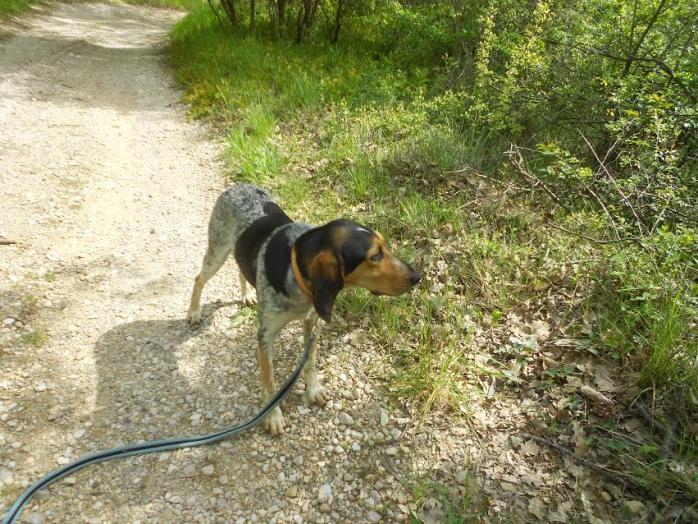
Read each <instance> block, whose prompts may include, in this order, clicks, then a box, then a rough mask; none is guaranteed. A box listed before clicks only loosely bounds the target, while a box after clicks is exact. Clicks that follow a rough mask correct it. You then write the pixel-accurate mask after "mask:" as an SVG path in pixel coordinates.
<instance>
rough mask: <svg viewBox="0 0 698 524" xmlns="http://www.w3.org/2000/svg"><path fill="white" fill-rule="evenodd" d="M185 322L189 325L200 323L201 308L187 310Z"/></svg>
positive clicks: (193, 325)
mask: <svg viewBox="0 0 698 524" xmlns="http://www.w3.org/2000/svg"><path fill="white" fill-rule="evenodd" d="M187 322H189V325H190V326H192V327H195V326H198V325H199V324H201V309H196V310H194V311H192V310H189V312H188V313H187Z"/></svg>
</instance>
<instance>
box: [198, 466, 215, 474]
mask: <svg viewBox="0 0 698 524" xmlns="http://www.w3.org/2000/svg"><path fill="white" fill-rule="evenodd" d="M215 470H216V468H214V467H213V464H209V465H208V466H204V467H203V468H201V473H203V474H204V475H209V476H210V475H213V472H214V471H215Z"/></svg>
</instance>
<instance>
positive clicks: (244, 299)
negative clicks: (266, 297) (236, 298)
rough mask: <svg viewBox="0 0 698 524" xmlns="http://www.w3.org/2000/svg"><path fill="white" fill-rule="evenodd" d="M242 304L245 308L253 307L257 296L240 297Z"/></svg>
mask: <svg viewBox="0 0 698 524" xmlns="http://www.w3.org/2000/svg"><path fill="white" fill-rule="evenodd" d="M242 303H243V304H245V305H246V306H254V305H255V304H256V303H257V295H256V294H255V293H248V294H247V295H245V296H244V297H242Z"/></svg>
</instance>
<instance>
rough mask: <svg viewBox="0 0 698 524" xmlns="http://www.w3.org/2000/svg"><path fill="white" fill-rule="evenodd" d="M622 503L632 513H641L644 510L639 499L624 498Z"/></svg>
mask: <svg viewBox="0 0 698 524" xmlns="http://www.w3.org/2000/svg"><path fill="white" fill-rule="evenodd" d="M624 504H625V507H626V508H628V509H629V510H630V511H632V512H633V513H642V512H643V511H644V510H645V505H644V504H643V503H642V502H640V501H639V500H626V501H625V502H624Z"/></svg>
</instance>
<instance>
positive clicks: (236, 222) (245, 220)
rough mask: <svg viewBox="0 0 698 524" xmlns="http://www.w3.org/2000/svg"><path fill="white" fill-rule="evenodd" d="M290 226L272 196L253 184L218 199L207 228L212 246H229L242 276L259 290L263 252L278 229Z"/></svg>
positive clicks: (232, 188)
mask: <svg viewBox="0 0 698 524" xmlns="http://www.w3.org/2000/svg"><path fill="white" fill-rule="evenodd" d="M290 222H293V221H292V220H291V219H290V218H289V217H288V215H286V213H284V212H283V211H282V210H281V208H280V207H279V206H278V205H276V204H275V203H274V201H273V200H272V198H271V196H270V195H269V193H267V192H266V191H264V190H263V189H261V188H259V187H257V186H253V185H250V184H236V185H234V186H231V187H229V188H228V189H226V190H225V191H224V192H223V193H222V194H221V196H220V197H218V201H217V202H216V205H215V207H214V209H213V213H212V214H211V221H210V222H209V226H208V237H209V246H210V245H211V244H215V245H226V246H229V249H231V250H233V253H234V255H235V261H236V262H237V264H238V266H239V268H240V271H241V272H242V275H243V276H244V277H245V279H246V280H247V281H248V282H249V283H250V284H252V285H253V286H256V282H257V255H258V254H259V250H260V248H261V247H262V245H263V244H264V242H265V241H266V240H267V238H269V235H271V233H272V232H273V231H274V230H275V229H276V228H278V227H280V226H283V225H284V224H288V223H290Z"/></svg>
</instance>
